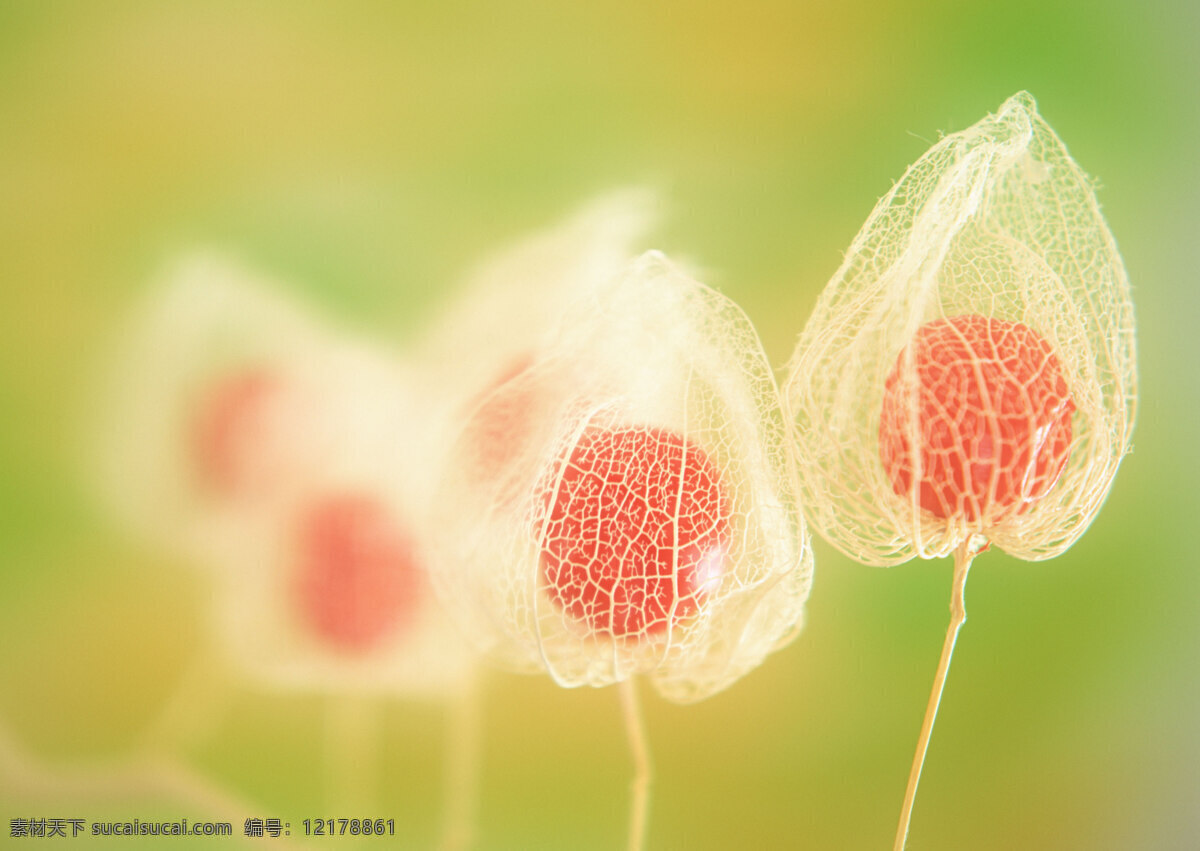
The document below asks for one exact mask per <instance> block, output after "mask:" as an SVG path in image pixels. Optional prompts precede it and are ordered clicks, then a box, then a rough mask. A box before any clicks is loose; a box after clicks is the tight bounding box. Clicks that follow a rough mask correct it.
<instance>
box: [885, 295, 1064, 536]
mask: <svg viewBox="0 0 1200 851" xmlns="http://www.w3.org/2000/svg"><path fill="white" fill-rule="evenodd" d="M1074 410H1075V404H1074V402H1073V401H1072V399H1071V394H1070V391H1069V389H1068V387H1067V382H1066V379H1065V378H1064V377H1063V371H1062V366H1061V364H1060V362H1059V359H1058V356H1057V355H1056V354H1055V353H1054V350H1053V349H1052V348H1051V346H1050V344H1049V343H1048V342H1047V341H1046V340H1045V339H1044V338H1043V337H1041V336H1040V335H1039V334H1038V333H1037V332H1035V331H1034V330H1033V329H1031V328H1029V327H1028V326H1026V325H1023V324H1021V323H1019V322H1008V321H1005V320H1002V319H994V318H992V317H989V316H981V315H978V314H970V315H962V316H951V317H947V318H944V319H936V320H933V321H932V322H928V323H926V324H924V325H922V326H921V327H920V328H918V329H917V332H916V334H915V335H914V337H913V339H912V341H911V342H910V343H909V345H908V347H907V348H906V349H905V350H903V351H901V353H900V355H899V356H898V357H897V359H896V364H895V366H894V368H893V369H892V370H891V372H890V374H889V375H888V376H887V379H886V381H885V383H884V392H883V405H882V411H881V416H880V422H879V453H880V458H881V459H882V461H883V467H884V469H885V470H886V471H887V475H888V478H889V479H890V481H891V483H892V488H893V489H894V490H895V492H896V493H897V494H899V495H901V496H907V495H908V494H909V493H910V492H911V491H912V488H913V487H914V481H913V479H914V475H917V474H916V473H915V472H914V471H916V470H919V478H918V481H916V482H915V486H916V489H917V498H918V501H919V503H920V506H921V508H923V509H924V510H925V511H928V512H930V513H932V514H933V515H935V516H937V517H939V518H942V519H946V520H950V519H957V518H961V519H963V520H965V521H967V522H968V523H981V524H982V525H984V526H987V525H994V524H995V523H996V522H998V521H1000V520H1003V519H1004V518H1005V517H1008V516H1012V514H1014V513H1021V512H1024V511H1026V510H1028V509H1029V508H1030V507H1031V506H1032V505H1033V504H1035V503H1036V502H1037V501H1038V500H1040V499H1042V498H1043V497H1044V496H1045V495H1046V494H1047V492H1049V490H1050V489H1051V488H1052V487H1053V486H1054V483H1055V482H1056V481H1058V478H1059V476H1060V475H1061V474H1062V471H1063V468H1064V467H1065V466H1066V463H1067V455H1068V453H1069V450H1070V446H1071V437H1072V429H1071V415H1072V413H1073V412H1074ZM914 418H915V422H914V421H913V420H914ZM914 437H915V440H916V445H915V446H914V445H912V440H911V438H914Z"/></svg>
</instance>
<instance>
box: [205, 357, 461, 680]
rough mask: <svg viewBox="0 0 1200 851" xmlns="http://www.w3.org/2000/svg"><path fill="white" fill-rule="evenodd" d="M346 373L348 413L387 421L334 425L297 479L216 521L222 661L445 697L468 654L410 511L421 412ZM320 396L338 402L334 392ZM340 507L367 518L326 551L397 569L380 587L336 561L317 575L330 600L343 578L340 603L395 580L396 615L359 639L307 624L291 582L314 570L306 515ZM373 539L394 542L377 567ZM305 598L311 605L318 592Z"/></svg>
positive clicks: (412, 401) (417, 512) (246, 669)
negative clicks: (358, 393) (355, 400)
mask: <svg viewBox="0 0 1200 851" xmlns="http://www.w3.org/2000/svg"><path fill="white" fill-rule="evenodd" d="M374 377H376V378H380V377H381V376H380V375H379V374H376V375H375V376H374ZM392 377H393V378H394V377H395V376H392ZM346 378H347V380H348V381H350V382H351V383H352V384H357V386H358V387H359V389H360V390H362V391H365V392H366V393H367V394H368V395H365V396H363V397H362V399H361V400H360V402H361V404H360V406H359V412H360V413H366V412H367V409H368V408H373V409H374V412H373V415H372V416H373V418H374V419H376V421H377V422H378V423H379V424H380V425H386V426H388V428H387V429H386V433H385V431H384V430H382V429H381V430H380V431H377V432H375V433H374V434H372V435H368V434H366V433H364V432H360V433H359V434H357V435H354V434H352V433H351V432H350V431H347V432H345V433H344V434H345V437H346V440H345V441H340V442H339V443H338V446H337V449H336V451H334V452H332V453H330V454H329V455H328V456H327V457H326V458H325V459H323V461H322V464H320V465H318V466H316V467H314V468H313V469H312V470H311V471H309V473H308V475H307V476H306V478H305V480H304V481H303V483H298V484H297V487H296V488H294V489H293V490H290V491H289V492H288V493H286V494H284V495H281V498H279V499H276V500H272V501H270V502H267V503H263V504H259V505H256V506H253V507H249V506H247V507H244V508H243V510H242V512H241V513H240V514H239V515H238V516H237V517H236V518H234V519H233V520H232V521H231V522H230V523H228V524H227V525H226V527H225V534H224V535H223V536H222V538H221V547H220V551H219V552H214V553H213V555H212V558H213V560H214V561H215V562H217V563H219V565H220V567H221V568H222V569H221V570H219V571H218V577H217V586H216V589H215V590H216V595H215V597H214V602H215V604H216V605H214V607H213V609H212V614H213V617H214V626H215V629H216V634H217V636H218V637H219V639H220V641H221V645H222V647H223V649H224V651H225V653H226V655H227V657H228V658H229V659H230V661H231V663H232V664H233V665H234V666H235V667H236V668H238V669H239V670H240V671H241V672H242V673H243V675H244V676H245V677H246V678H247V679H249V680H251V681H254V682H256V683H259V684H261V685H264V686H267V687H270V688H275V689H279V690H286V691H306V692H326V693H328V692H354V693H360V694H384V695H388V694H391V695H403V696H405V697H410V698H411V697H414V696H415V697H439V696H444V695H446V694H448V693H453V692H455V691H457V690H458V689H461V688H462V687H463V686H464V685H465V684H466V683H467V682H468V681H469V679H470V676H471V670H472V658H473V654H472V653H471V652H470V650H469V648H468V647H467V646H466V644H465V643H464V642H463V641H462V639H461V637H460V636H459V634H458V630H457V629H456V628H455V627H454V624H453V623H452V622H451V620H450V619H449V618H448V617H447V615H446V613H445V611H444V609H443V608H442V606H441V604H440V603H439V602H438V600H437V597H436V595H435V593H434V590H433V587H432V584H431V582H430V579H429V575H428V572H427V570H426V567H427V561H428V555H427V549H428V546H427V541H426V538H425V534H426V532H427V529H426V528H425V527H424V526H423V525H422V524H421V522H420V520H419V519H418V518H419V517H421V516H422V511H423V505H424V500H425V498H426V497H425V493H424V492H421V491H419V490H417V489H416V488H417V487H418V486H419V485H420V484H422V483H426V482H428V480H429V478H428V474H427V473H426V472H424V471H423V470H421V469H419V467H420V465H421V464H422V463H423V462H424V460H426V459H423V458H421V457H420V456H419V455H417V454H416V453H414V452H412V450H413V449H415V448H417V447H418V446H419V444H418V442H417V439H416V436H415V432H416V422H417V418H418V417H419V415H420V413H421V410H422V408H421V406H420V404H419V402H418V400H417V399H416V398H414V397H413V396H411V395H410V394H407V393H406V392H405V391H406V389H407V388H405V387H404V386H403V385H402V384H399V383H397V382H394V381H393V382H382V381H375V382H373V383H372V384H371V385H370V386H367V385H366V383H365V378H366V375H365V374H362V375H359V376H358V377H357V378H355V377H354V376H346ZM326 401H333V402H337V403H341V404H345V403H347V402H348V401H349V400H348V398H347V397H346V396H345V395H342V396H341V398H339V399H337V400H326ZM401 415H402V416H401ZM339 504H341V505H348V506H352V507H354V506H358V505H364V506H366V507H367V509H368V511H369V515H370V516H369V518H368V519H367V520H366V521H365V523H364V521H363V520H362V519H361V518H360V519H359V520H358V521H357V528H351V529H347V530H343V531H342V532H341V533H340V534H341V535H342V536H343V537H341V538H340V539H336V540H334V541H333V542H328V541H327V542H325V543H324V546H325V547H329V548H333V549H334V556H333V557H334V558H339V557H340V558H347V559H355V558H359V559H362V558H365V559H367V560H368V567H367V570H368V571H370V572H374V571H378V570H379V569H380V568H381V567H383V566H386V567H387V568H388V569H392V570H395V571H396V572H397V573H398V574H399V575H398V576H396V577H394V578H393V579H391V580H387V579H384V580H382V585H381V584H380V583H381V580H380V578H379V577H378V576H377V575H376V576H366V577H364V576H363V575H362V574H361V572H356V571H355V568H354V567H353V566H352V565H349V564H336V563H335V564H334V565H330V572H329V573H328V574H327V575H326V576H324V577H323V578H321V577H318V579H317V581H318V583H323V582H327V583H329V587H328V588H327V591H326V593H327V594H328V595H329V596H330V597H332V598H335V599H339V600H340V599H346V598H344V597H343V596H342V595H341V594H340V593H339V591H338V589H337V588H336V587H334V586H333V583H336V582H337V581H339V579H340V580H341V581H343V582H348V583H351V590H350V592H349V595H348V599H349V601H350V605H352V606H356V607H358V608H362V607H364V606H365V607H366V608H368V609H372V608H375V607H376V606H377V605H384V606H387V605H388V604H387V603H382V604H381V603H379V602H378V600H375V601H373V600H372V596H371V595H374V596H375V597H377V598H382V597H387V596H388V594H387V591H388V590H389V589H393V588H395V586H396V584H397V583H398V584H399V586H400V587H399V590H398V591H395V595H399V599H395V600H393V601H392V602H391V604H390V608H391V610H392V611H393V612H394V614H395V617H396V622H395V623H394V624H390V625H388V626H386V627H381V628H379V629H378V631H377V633H374V632H373V633H372V634H370V635H367V636H365V637H364V638H361V639H358V640H355V639H353V638H351V639H350V640H348V641H347V640H344V639H343V640H337V635H336V629H337V628H336V627H335V628H334V632H335V634H334V635H333V636H331V635H330V634H328V629H327V630H326V631H323V630H322V629H320V628H317V627H315V626H314V624H313V613H312V611H310V610H306V605H305V604H306V601H307V603H308V605H309V606H311V605H313V604H314V601H313V600H312V599H311V594H312V593H313V591H311V590H310V591H309V595H308V596H307V597H306V595H305V594H304V592H303V591H302V590H301V589H302V587H303V583H304V581H305V571H306V570H312V569H313V568H311V567H309V566H307V565H308V564H309V563H311V560H312V558H313V555H312V553H311V552H308V551H306V547H310V546H314V544H312V543H309V542H310V541H311V539H312V538H313V536H314V534H315V535H320V534H321V532H320V531H319V530H314V528H313V527H314V526H315V525H316V524H317V523H320V522H321V521H320V520H318V519H316V516H317V514H318V513H320V512H325V511H326V510H327V509H328V508H329V507H331V506H338V505H339ZM334 510H337V509H336V508H335V509H334ZM326 522H334V523H337V522H347V521H346V520H338V519H334V520H332V521H326ZM333 534H334V535H335V536H336V535H338V534H339V532H337V531H335V532H334V533H333ZM381 537H382V538H389V537H391V538H394V539H395V543H394V544H392V543H390V542H388V543H384V544H383V546H392V547H394V548H395V549H393V550H392V552H395V553H397V557H396V558H395V559H393V560H391V561H386V562H385V563H384V564H383V565H381V564H379V563H378V560H379V558H380V556H379V549H380V546H381V543H380V541H379V538H381ZM318 545H319V544H318ZM339 548H342V549H339ZM370 560H375V562H376V563H375V564H373V565H372V564H371V563H370ZM317 569H320V568H319V567H318V568H317ZM364 583H366V584H365V587H364ZM356 586H357V587H356ZM317 587H318V590H317V591H316V593H318V594H319V593H322V592H321V591H320V587H321V585H320V584H318V586H317ZM393 596H394V595H393ZM315 605H316V606H318V607H320V606H321V605H322V604H321V602H320V601H319V599H318V600H317V601H316V602H315ZM331 605H336V604H331ZM388 614H389V613H388V612H385V613H384V615H383V617H384V618H386V617H387V616H388ZM350 629H352V630H353V629H355V628H354V627H353V626H351V627H350Z"/></svg>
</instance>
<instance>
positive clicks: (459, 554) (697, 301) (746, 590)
mask: <svg viewBox="0 0 1200 851" xmlns="http://www.w3.org/2000/svg"><path fill="white" fill-rule="evenodd" d="M557 328H558V333H557V334H556V335H554V336H552V337H551V338H549V339H548V340H547V342H546V343H545V345H543V346H542V347H540V348H539V350H537V351H536V352H535V353H534V354H533V356H532V357H531V359H530V364H529V366H528V367H527V368H526V369H525V370H524V371H522V372H520V373H519V374H517V375H516V376H514V377H512V378H510V379H509V380H507V381H506V382H504V383H502V384H500V385H499V386H497V387H496V388H495V389H494V390H492V392H491V393H490V394H488V395H486V396H485V397H484V398H482V399H481V401H480V402H479V404H478V405H477V407H476V408H475V410H474V412H473V413H472V414H471V415H470V417H468V419H467V421H466V423H465V426H464V427H463V429H462V431H461V433H460V436H459V439H458V441H457V442H456V443H455V444H454V446H453V448H452V450H451V451H450V453H449V457H448V462H447V466H446V472H445V476H444V478H443V482H442V487H441V488H440V490H439V493H438V496H437V498H436V507H435V508H436V510H435V517H436V520H435V529H436V535H437V540H438V542H439V550H440V556H439V558H438V560H437V563H436V565H435V567H436V568H437V569H436V570H435V572H434V579H435V584H436V585H437V587H438V590H439V592H440V593H441V594H442V597H443V599H444V600H445V601H447V603H448V607H449V608H452V610H453V611H454V613H455V614H456V615H457V617H458V619H459V621H460V623H461V624H462V625H463V627H464V628H465V630H466V632H467V634H468V635H470V636H471V637H472V639H473V640H474V642H475V643H476V644H477V645H478V646H479V647H480V648H481V649H482V650H483V651H485V652H486V653H487V654H488V655H489V656H491V657H492V658H493V659H495V660H497V661H499V662H501V663H502V664H505V665H507V666H509V667H511V668H513V669H516V670H518V671H525V672H537V671H543V670H544V671H546V672H548V673H549V674H550V676H551V677H553V678H554V680H555V681H556V682H558V683H559V684H560V685H563V686H580V685H591V686H604V685H608V684H611V683H614V682H618V681H621V680H624V679H626V678H628V677H630V676H632V675H635V674H648V675H649V676H650V677H651V679H652V681H653V682H654V684H655V686H656V688H657V690H658V691H659V692H660V693H662V694H663V695H664V696H665V697H667V698H668V699H671V700H674V701H678V702H689V701H694V700H699V699H701V698H704V697H706V696H708V695H710V694H712V693H714V692H716V691H719V690H721V689H723V688H725V687H726V686H728V685H729V684H730V683H732V682H733V681H734V680H736V679H737V678H738V677H740V676H742V675H743V674H745V673H746V672H747V671H749V670H750V669H752V668H753V667H755V666H756V665H758V664H759V663H760V662H761V661H762V659H763V658H764V656H765V655H766V654H767V653H769V652H770V651H771V650H773V649H775V648H776V647H779V646H780V645H781V644H782V643H784V642H786V641H787V640H789V639H790V638H791V637H792V636H793V635H794V634H795V632H796V631H797V630H798V629H799V626H800V622H801V618H802V614H803V605H804V601H805V599H806V597H807V595H808V590H809V586H810V583H811V571H812V553H811V549H810V546H809V540H808V535H807V530H806V528H805V525H804V520H803V518H802V516H801V513H800V507H799V502H798V498H797V492H796V483H795V472H794V467H793V465H792V460H791V453H790V449H789V447H788V443H787V438H786V434H787V428H786V422H785V420H784V418H783V414H782V409H781V405H780V402H779V396H778V390H777V387H776V385H775V382H774V378H773V376H772V373H771V370H770V368H769V365H768V363H767V360H766V357H765V355H764V354H763V351H762V347H761V344H760V342H759V340H758V337H757V335H756V333H755V332H754V329H753V328H752V326H751V325H750V323H749V321H748V320H747V319H746V317H745V315H744V314H743V313H742V311H741V310H740V309H739V308H738V307H737V306H736V305H734V304H733V303H732V302H730V301H729V300H728V299H726V298H725V297H723V296H721V295H720V294H718V293H716V292H714V291H713V290H710V289H708V288H707V287H705V286H703V285H701V284H699V283H697V282H696V281H694V280H692V279H691V278H689V277H688V276H687V275H685V274H684V273H683V272H681V271H680V270H679V269H677V268H675V267H674V266H672V265H671V264H670V263H669V262H668V261H667V260H666V259H665V258H664V257H663V256H662V255H660V254H657V253H653V252H652V253H650V254H647V255H645V256H643V257H642V258H640V259H639V260H637V261H635V262H634V263H633V264H632V265H630V266H629V267H627V268H626V269H625V270H624V271H623V272H622V273H621V274H620V275H618V276H617V277H616V278H614V279H612V280H611V281H609V282H608V283H607V284H605V285H604V286H602V287H599V288H597V289H596V290H595V291H594V292H592V293H591V294H589V295H587V296H586V297H584V298H583V299H581V300H580V301H579V302H578V303H577V304H576V305H575V306H574V307H573V308H571V309H570V310H568V311H567V313H566V314H565V316H564V317H563V319H562V321H561V322H560V323H559V324H558V325H557ZM605 429H610V430H622V429H624V430H626V431H627V433H631V432H636V431H637V430H644V432H645V433H647V434H655V435H668V434H669V435H672V436H673V437H672V439H677V440H679V441H681V442H684V443H685V444H686V445H688V446H692V447H696V448H698V450H699V452H701V453H703V455H704V456H706V457H707V459H708V461H709V462H711V465H712V467H711V468H712V470H714V471H715V475H716V476H717V477H718V478H719V482H720V490H721V493H722V494H723V499H724V502H723V503H722V505H723V506H725V507H723V508H722V509H721V510H720V511H719V512H718V513H720V514H721V516H722V521H721V528H722V529H726V528H727V529H728V536H727V540H726V542H725V549H724V550H722V552H723V554H724V560H723V561H722V562H721V564H722V568H721V569H720V570H719V571H718V573H717V577H718V578H715V579H712V581H711V582H708V584H706V586H705V593H704V594H703V596H702V597H701V598H700V599H699V602H698V604H697V605H695V610H694V611H689V612H688V613H687V615H686V616H683V617H678V618H676V617H674V616H672V617H671V618H670V619H668V622H667V623H666V625H665V627H664V628H663V629H661V630H659V631H658V632H651V631H650V630H645V631H642V632H639V633H638V634H634V635H630V634H621V635H619V634H616V633H617V631H616V630H605V629H597V628H594V625H593V624H589V623H588V622H587V620H586V619H584V618H581V617H577V616H575V615H574V614H572V612H571V611H570V610H569V608H568V607H566V606H564V605H560V604H559V603H558V602H557V601H556V600H555V599H553V596H552V593H551V590H550V589H549V587H548V581H549V580H548V574H547V570H546V569H545V561H544V560H545V558H546V557H547V556H546V553H547V552H548V546H549V545H548V543H547V537H546V536H547V529H548V525H549V524H550V522H551V517H550V515H551V512H552V507H553V504H554V502H555V499H556V494H557V491H556V489H557V488H559V487H561V482H562V477H563V475H564V468H565V464H566V461H567V459H568V458H570V457H572V455H571V453H572V451H573V450H574V449H576V448H577V447H579V446H580V445H581V441H582V439H583V435H585V434H586V433H596V430H600V431H601V433H603V430H605ZM497 439H500V440H501V441H502V442H503V447H504V451H503V452H502V453H497V452H496V451H495V441H496V440H497ZM681 463H684V467H682V468H681V469H680V472H679V480H678V481H679V482H684V481H686V480H687V476H688V475H690V474H691V472H692V471H690V470H689V469H687V467H686V462H681ZM634 466H636V465H634ZM680 487H681V488H682V487H683V485H682V484H680ZM685 497H686V494H684V495H681V497H680V499H681V500H682V499H683V498H685ZM632 498H634V499H637V498H638V497H637V496H636V495H634V496H632ZM681 504H682V503H681V502H680V503H676V505H681ZM675 519H676V520H678V519H679V518H678V517H676V518H675ZM726 521H727V526H726V525H725V524H726ZM672 528H674V529H678V528H680V527H678V526H675V527H672ZM672 540H674V541H675V543H674V544H672V546H674V547H675V548H676V549H675V562H674V563H675V565H676V569H677V570H678V565H679V563H680V555H679V553H680V538H679V537H676V538H673V539H672ZM673 581H674V582H676V583H677V587H679V586H680V585H682V579H681V578H680V576H679V574H678V572H677V573H676V575H675V576H674V578H673Z"/></svg>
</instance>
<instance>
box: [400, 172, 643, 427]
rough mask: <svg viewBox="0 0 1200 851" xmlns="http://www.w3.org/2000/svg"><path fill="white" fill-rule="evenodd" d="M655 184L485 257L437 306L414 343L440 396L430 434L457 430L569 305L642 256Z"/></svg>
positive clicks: (615, 195)
mask: <svg viewBox="0 0 1200 851" xmlns="http://www.w3.org/2000/svg"><path fill="white" fill-rule="evenodd" d="M654 207H655V196H654V194H653V193H652V192H650V191H649V190H647V189H640V188H626V189H619V190H615V191H612V192H608V193H605V194H603V195H601V196H599V197H597V198H594V199H592V200H591V201H589V202H588V203H586V204H584V205H583V206H582V207H581V208H580V209H578V210H576V211H574V212H573V213H572V214H571V215H569V216H567V217H566V218H565V219H564V220H563V221H561V222H558V223H556V224H554V225H552V226H550V227H548V228H545V229H543V230H540V231H537V232H536V233H533V234H531V235H529V236H526V237H524V238H522V239H520V240H519V241H517V242H516V243H515V244H514V245H511V246H508V247H506V248H504V249H502V250H500V251H498V252H496V253H495V254H494V255H492V256H490V257H487V258H485V259H484V260H483V261H482V262H481V263H479V264H478V265H477V266H476V267H475V268H474V269H473V270H472V271H471V272H470V273H469V274H468V275H467V276H466V280H465V282H464V283H463V285H462V287H461V288H460V289H459V291H458V292H457V293H456V294H455V296H454V297H453V298H451V299H450V300H449V301H448V303H447V304H446V305H445V306H443V307H441V308H439V310H438V311H437V312H436V313H435V315H434V316H433V318H432V320H431V321H430V322H429V324H428V330H427V331H426V333H425V334H424V335H423V337H422V338H421V339H420V340H419V341H418V342H417V344H416V345H415V346H414V350H413V358H414V360H415V361H416V362H417V363H419V364H420V365H421V369H422V371H423V372H424V374H425V375H426V377H427V380H428V382H429V385H430V388H431V390H430V394H429V395H430V397H431V398H434V399H436V400H437V405H436V407H435V408H434V410H433V412H432V413H433V415H434V418H435V419H434V420H433V421H431V424H430V425H431V428H430V433H431V434H432V435H434V436H435V439H436V436H439V435H442V434H447V433H450V434H452V433H454V431H455V430H456V428H457V424H458V423H459V421H460V420H461V417H462V414H463V407H464V406H470V405H472V404H474V401H476V397H478V396H479V394H480V393H483V392H485V391H487V390H488V389H489V388H490V387H491V386H492V385H493V384H494V383H495V382H497V381H498V380H500V379H502V378H503V377H505V376H509V375H512V374H513V372H514V371H516V370H518V369H519V368H520V367H521V366H523V365H524V363H525V361H526V360H527V358H528V354H529V352H530V350H531V349H536V348H537V347H538V346H540V345H541V344H542V342H543V341H544V339H545V337H546V335H547V334H548V333H551V332H552V331H553V330H554V329H555V328H556V327H557V323H558V322H559V320H560V319H561V318H562V314H563V311H564V310H565V309H566V307H567V305H569V304H571V303H572V302H573V301H575V300H578V299H579V298H581V297H582V296H583V294H585V293H586V292H588V291H589V290H590V289H592V288H594V287H597V286H600V285H602V284H603V283H604V282H606V281H608V280H609V279H610V278H612V277H613V276H614V275H615V274H617V272H618V271H620V270H621V269H622V268H624V267H625V266H626V265H627V264H628V263H629V262H630V261H631V260H632V259H633V258H634V256H635V253H634V251H633V250H632V248H631V246H632V245H633V243H634V242H635V240H636V239H637V238H638V237H640V236H641V235H642V234H643V233H645V231H646V230H647V229H648V227H649V225H650V223H651V221H652V220H653V218H654V214H653V210H654Z"/></svg>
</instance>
